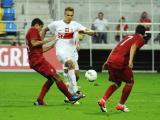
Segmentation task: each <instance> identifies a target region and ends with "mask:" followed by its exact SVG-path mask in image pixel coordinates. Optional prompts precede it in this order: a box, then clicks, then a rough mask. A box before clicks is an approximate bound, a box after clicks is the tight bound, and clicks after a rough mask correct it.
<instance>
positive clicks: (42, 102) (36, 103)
mask: <svg viewBox="0 0 160 120" xmlns="http://www.w3.org/2000/svg"><path fill="white" fill-rule="evenodd" d="M33 104H34V105H35V106H39V105H47V104H46V103H45V102H44V101H43V100H37V101H35V102H34V103H33Z"/></svg>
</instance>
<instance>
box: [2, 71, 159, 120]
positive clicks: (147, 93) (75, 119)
mask: <svg viewBox="0 0 160 120" xmlns="http://www.w3.org/2000/svg"><path fill="white" fill-rule="evenodd" d="M106 74H107V73H99V74H98V79H97V80H96V81H95V82H93V83H90V82H88V81H87V80H85V78H84V73H81V78H80V81H79V83H78V84H79V86H80V87H81V88H80V89H81V91H83V92H84V93H85V94H86V98H84V99H82V100H80V102H81V104H80V105H71V104H65V103H64V102H63V100H64V96H63V94H62V93H60V92H59V91H58V89H57V87H56V85H55V84H54V85H53V86H52V87H51V89H50V91H49V92H48V94H47V96H46V98H45V101H46V102H47V104H48V106H33V102H34V101H35V100H36V98H37V96H38V94H39V92H40V89H41V86H42V84H43V83H44V82H45V78H43V77H42V76H41V75H39V74H37V73H0V120H104V119H105V120H123V119H124V120H160V74H156V73H152V74H148V73H146V74H145V73H143V74H142V73H136V74H135V75H134V76H135V84H134V87H133V90H132V92H131V95H130V96H129V98H128V101H127V103H126V105H127V106H128V107H129V108H130V110H131V111H130V112H129V113H124V112H120V111H116V109H115V106H116V104H117V103H118V101H119V98H120V96H121V90H122V88H123V85H124V84H122V86H121V88H119V89H118V90H117V91H116V92H115V93H114V94H113V96H112V97H111V99H110V101H109V102H108V103H107V109H108V113H102V112H101V111H100V109H99V106H98V104H97V100H98V99H99V98H100V97H102V95H103V94H104V92H105V90H106V88H107V87H108V86H109V85H110V84H111V83H110V82H109V81H108V80H107V77H106Z"/></svg>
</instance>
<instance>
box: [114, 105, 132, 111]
mask: <svg viewBox="0 0 160 120" xmlns="http://www.w3.org/2000/svg"><path fill="white" fill-rule="evenodd" d="M116 109H117V110H120V111H123V112H129V111H130V110H129V109H128V108H127V107H126V106H125V105H122V104H118V105H117V106H116Z"/></svg>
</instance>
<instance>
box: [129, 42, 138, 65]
mask: <svg viewBox="0 0 160 120" xmlns="http://www.w3.org/2000/svg"><path fill="white" fill-rule="evenodd" d="M136 50H137V46H136V45H135V44H133V45H132V46H131V49H130V57H129V64H128V66H129V67H130V68H133V59H134V55H135V53H136Z"/></svg>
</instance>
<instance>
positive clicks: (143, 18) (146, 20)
mask: <svg viewBox="0 0 160 120" xmlns="http://www.w3.org/2000/svg"><path fill="white" fill-rule="evenodd" d="M139 22H140V24H142V25H144V26H145V28H146V31H150V29H151V25H147V24H144V23H151V19H150V18H148V13H147V12H146V11H144V12H142V14H141V18H140V19H139ZM150 39H151V33H146V34H145V37H144V40H145V44H147V43H148V41H149V40H150Z"/></svg>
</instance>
